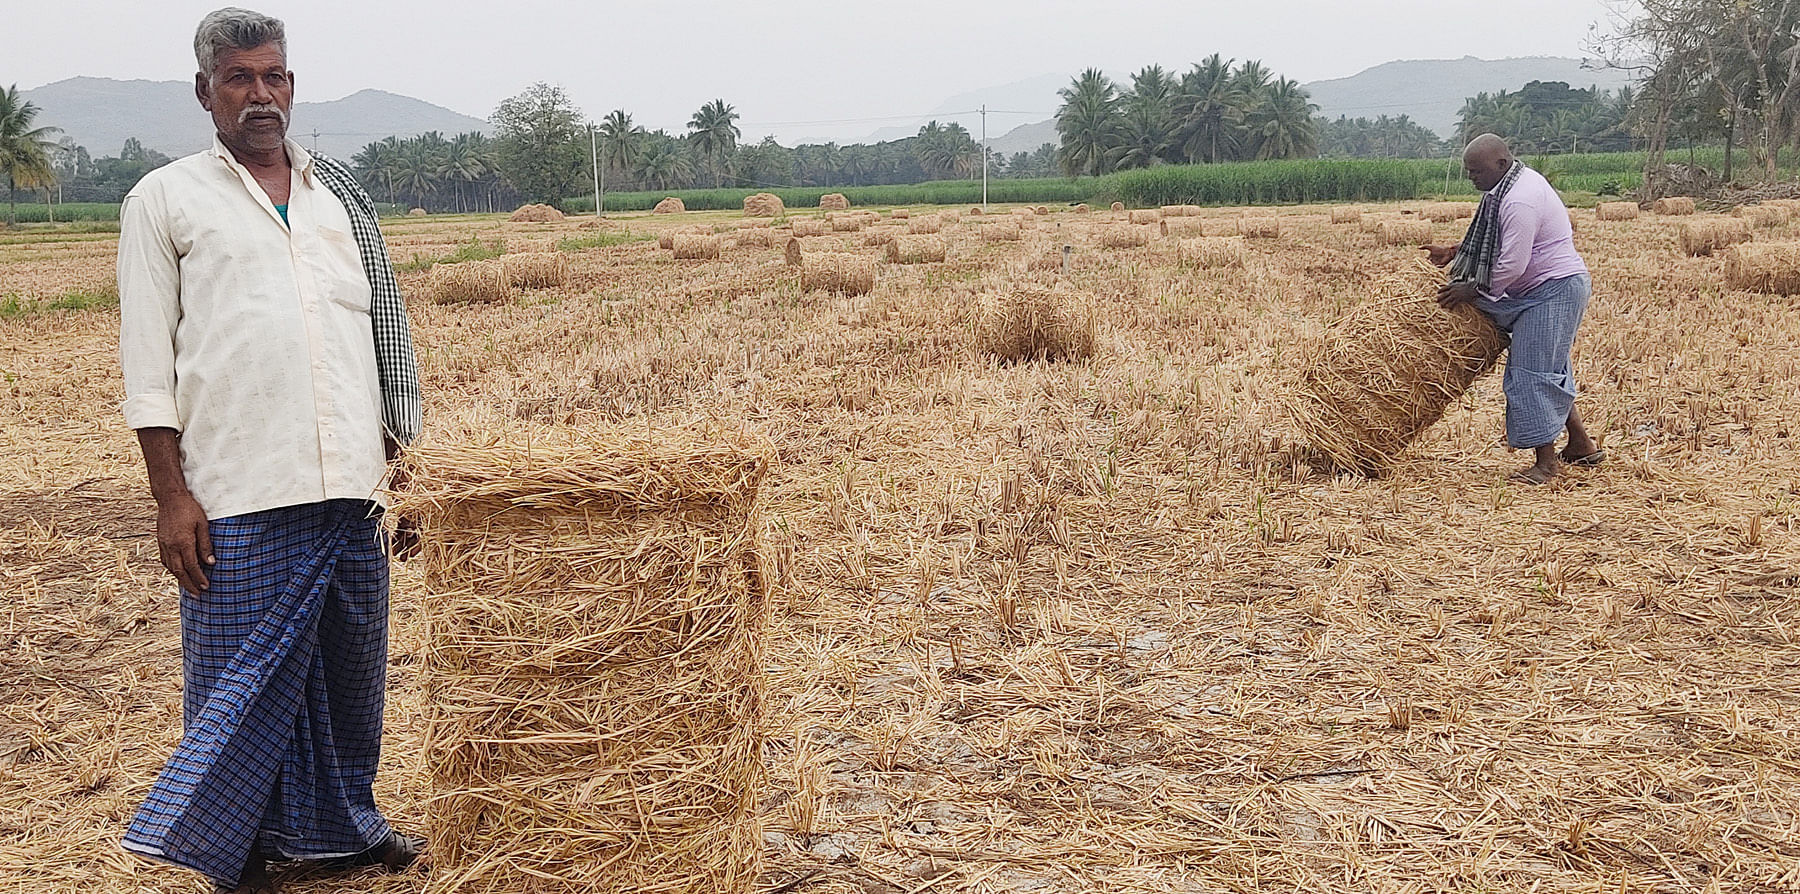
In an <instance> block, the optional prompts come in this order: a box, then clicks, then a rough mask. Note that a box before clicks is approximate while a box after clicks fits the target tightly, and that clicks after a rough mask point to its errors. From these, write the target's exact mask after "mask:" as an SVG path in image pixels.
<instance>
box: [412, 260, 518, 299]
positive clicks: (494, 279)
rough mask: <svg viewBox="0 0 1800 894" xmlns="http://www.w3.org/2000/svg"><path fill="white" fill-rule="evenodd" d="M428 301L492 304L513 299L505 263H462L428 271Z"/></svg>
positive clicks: (495, 261) (443, 265) (496, 261)
mask: <svg viewBox="0 0 1800 894" xmlns="http://www.w3.org/2000/svg"><path fill="white" fill-rule="evenodd" d="M429 291H430V293H431V300H432V301H433V302H435V303H437V304H471V303H486V304H495V303H498V302H502V301H507V300H510V299H511V298H512V289H511V284H510V282H509V280H508V279H507V276H506V264H505V263H503V262H501V261H499V260H491V261H464V262H462V263H460V264H439V265H437V266H435V267H433V268H431V287H430V289H429Z"/></svg>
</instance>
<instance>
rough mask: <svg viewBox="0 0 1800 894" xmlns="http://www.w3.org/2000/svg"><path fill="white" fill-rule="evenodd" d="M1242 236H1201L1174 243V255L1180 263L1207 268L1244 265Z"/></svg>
mask: <svg viewBox="0 0 1800 894" xmlns="http://www.w3.org/2000/svg"><path fill="white" fill-rule="evenodd" d="M1245 254H1246V252H1245V249H1244V237H1242V236H1201V237H1199V238H1196V239H1183V240H1181V241H1180V242H1179V243H1176V257H1177V258H1178V260H1179V262H1180V263H1182V264H1191V265H1193V266H1195V267H1203V268H1207V269H1211V268H1215V267H1242V266H1244V256H1245Z"/></svg>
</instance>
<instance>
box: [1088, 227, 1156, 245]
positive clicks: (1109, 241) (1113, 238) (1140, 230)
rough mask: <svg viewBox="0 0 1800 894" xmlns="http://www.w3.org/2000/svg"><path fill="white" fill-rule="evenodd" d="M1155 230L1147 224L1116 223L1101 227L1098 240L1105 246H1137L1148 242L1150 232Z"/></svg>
mask: <svg viewBox="0 0 1800 894" xmlns="http://www.w3.org/2000/svg"><path fill="white" fill-rule="evenodd" d="M1153 232H1155V230H1154V229H1152V228H1151V227H1148V226H1141V225H1138V224H1118V225H1115V226H1110V227H1102V228H1101V230H1100V233H1099V236H1098V238H1099V242H1100V244H1101V245H1102V246H1105V247H1106V248H1137V247H1139V246H1144V245H1149V244H1150V234H1151V233H1153Z"/></svg>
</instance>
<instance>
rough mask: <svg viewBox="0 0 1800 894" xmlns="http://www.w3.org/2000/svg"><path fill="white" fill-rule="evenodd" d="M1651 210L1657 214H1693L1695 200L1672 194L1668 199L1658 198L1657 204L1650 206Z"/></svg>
mask: <svg viewBox="0 0 1800 894" xmlns="http://www.w3.org/2000/svg"><path fill="white" fill-rule="evenodd" d="M1650 210H1652V211H1655V212H1656V213H1657V214H1668V215H1684V214H1693V213H1694V200H1693V199H1691V198H1689V197H1687V196H1670V197H1668V198H1666V199H1657V200H1656V204H1654V205H1651V206H1650Z"/></svg>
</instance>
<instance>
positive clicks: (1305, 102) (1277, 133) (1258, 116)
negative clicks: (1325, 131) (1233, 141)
mask: <svg viewBox="0 0 1800 894" xmlns="http://www.w3.org/2000/svg"><path fill="white" fill-rule="evenodd" d="M1318 110H1319V107H1318V106H1316V105H1313V104H1312V103H1311V102H1310V101H1309V97H1308V96H1307V93H1306V90H1305V89H1303V88H1301V86H1300V84H1299V83H1298V82H1296V81H1292V80H1289V79H1287V78H1281V79H1280V80H1277V81H1275V82H1274V83H1273V84H1270V85H1269V86H1268V88H1266V89H1265V90H1264V91H1263V97H1262V102H1260V103H1258V104H1257V105H1255V106H1254V107H1252V108H1251V110H1250V113H1249V114H1248V115H1247V116H1246V117H1245V119H1244V124H1245V126H1246V127H1247V128H1248V130H1249V133H1250V142H1251V145H1252V147H1253V154H1254V156H1255V158H1257V159H1258V160H1263V159H1271V158H1312V157H1314V156H1317V155H1318V154H1319V126H1318V124H1317V123H1316V122H1315V121H1314V120H1313V113H1314V112H1316V111H1318Z"/></svg>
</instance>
